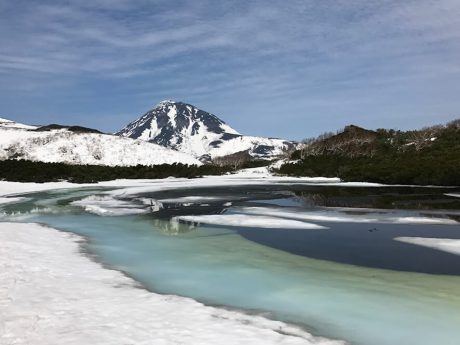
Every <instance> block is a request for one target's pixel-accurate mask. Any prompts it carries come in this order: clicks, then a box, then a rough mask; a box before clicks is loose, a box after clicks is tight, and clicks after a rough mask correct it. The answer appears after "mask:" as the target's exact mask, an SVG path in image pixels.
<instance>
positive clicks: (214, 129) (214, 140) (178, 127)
mask: <svg viewBox="0 0 460 345" xmlns="http://www.w3.org/2000/svg"><path fill="white" fill-rule="evenodd" d="M116 134H118V135H120V136H123V137H129V138H134V139H142V140H146V141H149V142H152V143H155V144H159V145H162V146H165V147H169V148H172V149H175V150H177V151H180V152H184V153H187V154H190V155H193V156H194V157H197V158H199V159H200V160H202V161H205V160H209V159H211V158H215V157H220V156H225V155H229V154H232V153H235V152H240V151H248V152H249V154H250V155H251V156H253V157H257V158H272V157H275V156H277V155H280V154H281V153H282V151H283V150H284V149H287V148H289V147H292V146H293V145H294V143H293V142H289V141H286V140H281V139H272V138H262V137H253V136H246V135H242V134H240V133H238V132H237V131H236V130H234V129H233V128H232V127H230V126H229V125H227V124H226V123H225V122H224V121H222V120H220V119H219V118H218V117H217V116H215V115H213V114H210V113H208V112H206V111H203V110H200V109H198V108H196V107H194V106H193V105H190V104H186V103H182V102H175V101H162V102H160V103H159V104H158V105H157V106H155V108H153V109H152V110H150V111H148V112H147V113H145V114H144V115H143V116H141V117H140V118H139V119H137V120H135V121H133V122H131V123H130V124H128V125H127V126H126V127H125V128H123V129H122V130H120V131H119V132H118V133H116Z"/></svg>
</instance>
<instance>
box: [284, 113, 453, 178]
mask: <svg viewBox="0 0 460 345" xmlns="http://www.w3.org/2000/svg"><path fill="white" fill-rule="evenodd" d="M291 159H292V160H296V162H295V163H289V164H284V165H282V166H281V167H280V169H279V172H280V173H282V174H287V175H296V176H331V177H332V176H335V177H337V176H338V177H340V178H342V179H343V180H345V181H370V182H380V183H391V184H433V185H460V120H456V121H452V122H450V123H448V124H446V125H439V126H433V127H427V128H423V129H421V130H414V131H395V130H386V129H378V130H377V131H370V130H367V129H363V128H360V127H357V126H353V125H352V126H347V127H345V129H344V130H343V131H340V132H338V133H336V134H332V133H329V134H325V135H321V136H320V137H318V138H313V139H307V140H305V141H304V143H303V144H302V146H301V148H300V149H299V150H296V151H294V152H293V153H292V154H291Z"/></svg>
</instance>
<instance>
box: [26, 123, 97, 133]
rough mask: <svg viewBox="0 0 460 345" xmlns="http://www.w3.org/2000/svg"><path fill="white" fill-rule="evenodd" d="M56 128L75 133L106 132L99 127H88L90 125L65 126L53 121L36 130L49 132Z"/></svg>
mask: <svg viewBox="0 0 460 345" xmlns="http://www.w3.org/2000/svg"><path fill="white" fill-rule="evenodd" d="M54 129H67V130H68V131H70V132H74V133H97V134H104V133H103V132H101V131H98V130H97V129H93V128H88V127H82V126H63V125H58V124H55V123H52V124H50V125H46V126H41V127H39V128H37V129H35V131H36V132H48V131H51V130H54Z"/></svg>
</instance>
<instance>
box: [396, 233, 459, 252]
mask: <svg viewBox="0 0 460 345" xmlns="http://www.w3.org/2000/svg"><path fill="white" fill-rule="evenodd" d="M395 240H396V241H399V242H405V243H410V244H415V245H417V246H423V247H428V248H433V249H437V250H441V251H443V252H447V253H451V254H456V255H460V240H457V239H455V240H454V239H450V238H428V237H395Z"/></svg>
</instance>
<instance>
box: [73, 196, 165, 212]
mask: <svg viewBox="0 0 460 345" xmlns="http://www.w3.org/2000/svg"><path fill="white" fill-rule="evenodd" d="M71 204H72V205H74V206H79V207H82V208H83V209H84V210H85V211H86V212H90V213H94V214H97V215H100V216H125V215H129V214H144V213H149V212H151V210H150V209H149V207H147V206H146V205H145V202H143V204H140V205H139V204H135V203H133V202H130V201H124V200H119V199H116V198H113V197H111V196H107V195H102V196H101V195H90V196H88V197H86V198H83V199H81V200H77V201H73V202H72V203H71ZM151 207H152V208H153V209H154V210H158V207H159V206H158V205H157V204H155V205H153V204H152V206H151Z"/></svg>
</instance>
